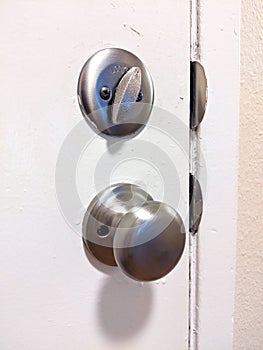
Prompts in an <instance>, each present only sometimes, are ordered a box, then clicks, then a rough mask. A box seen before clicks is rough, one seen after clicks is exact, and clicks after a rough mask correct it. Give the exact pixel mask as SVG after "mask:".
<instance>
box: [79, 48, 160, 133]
mask: <svg viewBox="0 0 263 350" xmlns="http://www.w3.org/2000/svg"><path fill="white" fill-rule="evenodd" d="M132 67H138V68H139V69H140V70H141V98H142V99H141V101H140V102H135V103H134V104H135V105H136V106H135V107H136V108H135V109H134V110H135V112H134V113H133V115H132V117H131V118H130V117H129V120H128V121H127V122H125V123H121V124H114V123H113V122H112V118H111V113H112V103H113V99H114V92H115V89H116V86H117V85H118V83H119V81H120V79H121V78H122V77H123V76H124V75H125V73H126V72H127V71H128V70H129V69H130V68H132ZM102 87H108V88H109V89H110V91H111V96H110V98H109V100H105V99H103V98H102V97H101V95H100V90H101V88H102ZM153 99H154V92H153V83H152V79H151V76H150V74H149V72H148V71H147V69H146V68H145V66H144V64H143V63H142V61H141V60H140V59H139V58H138V57H137V56H135V55H134V54H132V53H131V52H129V51H126V50H123V49H119V48H109V49H103V50H101V51H98V52H97V53H95V54H94V55H93V56H92V57H90V58H89V59H88V61H87V62H86V63H85V64H84V66H83V68H82V71H81V73H80V77H79V82H78V100H79V105H80V108H81V111H82V114H83V116H84V118H85V119H86V121H87V122H88V123H89V125H90V126H91V127H92V128H93V129H94V130H95V131H96V132H99V133H103V134H107V135H113V136H124V135H128V134H131V133H137V132H139V131H140V130H141V129H142V128H143V127H144V126H145V125H146V123H147V121H148V119H149V116H150V113H151V110H152V105H153Z"/></svg>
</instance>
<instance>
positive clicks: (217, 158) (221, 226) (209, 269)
mask: <svg viewBox="0 0 263 350" xmlns="http://www.w3.org/2000/svg"><path fill="white" fill-rule="evenodd" d="M193 9H194V10H196V9H197V11H196V13H197V16H196V17H195V18H194V19H195V20H196V22H195V23H193V28H192V32H193V31H196V30H197V32H196V33H197V35H196V36H194V39H195V40H197V43H198V45H197V46H195V47H193V48H192V58H193V59H197V60H200V62H201V63H202V64H203V66H204V68H205V71H206V76H207V81H208V103H207V110H206V114H205V117H204V119H203V121H202V123H201V126H200V130H199V133H198V144H199V147H198V149H199V160H200V161H199V167H198V169H197V176H198V178H199V181H200V183H201V186H202V189H203V196H204V212H203V218H202V221H201V225H200V228H199V232H198V235H197V236H196V238H195V240H196V242H195V243H196V247H197V252H196V253H197V254H196V256H197V260H196V283H197V284H196V286H197V292H196V295H195V297H196V309H195V312H196V314H195V315H194V316H196V329H195V332H194V334H192V337H193V338H194V342H193V343H192V344H194V345H196V347H195V348H198V349H199V350H206V349H207V350H211V349H214V350H217V349H218V350H226V349H232V339H233V311H234V286H235V249H236V231H237V199H238V196H237V188H238V183H237V181H238V127H239V81H240V80H239V19H240V1H239V0H228V1H216V0H192V10H193ZM195 44H196V43H195ZM195 342H196V343H195Z"/></svg>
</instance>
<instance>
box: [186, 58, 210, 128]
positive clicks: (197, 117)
mask: <svg viewBox="0 0 263 350" xmlns="http://www.w3.org/2000/svg"><path fill="white" fill-rule="evenodd" d="M190 71H191V77H190V83H191V88H190V127H191V129H192V130H194V129H196V128H197V127H198V125H199V124H200V123H201V121H202V120H203V118H204V114H205V110H206V104H207V80H206V76H205V70H204V68H203V66H202V65H201V64H200V63H199V62H197V61H194V62H191V64H190Z"/></svg>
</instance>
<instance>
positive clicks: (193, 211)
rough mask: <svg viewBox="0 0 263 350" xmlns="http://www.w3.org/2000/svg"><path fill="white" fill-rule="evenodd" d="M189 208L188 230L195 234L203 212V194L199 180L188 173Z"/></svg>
mask: <svg viewBox="0 0 263 350" xmlns="http://www.w3.org/2000/svg"><path fill="white" fill-rule="evenodd" d="M189 183H190V191H189V195H190V197H189V202H190V203H189V208H190V220H189V221H190V223H189V226H190V232H191V233H192V234H195V233H196V232H197V231H198V228H199V225H200V222H201V219H202V214H203V196H202V190H201V186H200V183H199V181H198V180H197V178H196V177H195V176H194V175H192V174H190V179H189Z"/></svg>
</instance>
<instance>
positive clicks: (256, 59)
mask: <svg viewBox="0 0 263 350" xmlns="http://www.w3.org/2000/svg"><path fill="white" fill-rule="evenodd" d="M262 42H263V1H262V0H242V19H241V111H240V145H239V211H238V243H237V275H236V301H235V315H234V319H235V323H234V349H236V350H237V349H238V350H242V349H245V350H255V349H257V350H262V349H263V329H262V327H263V261H262V254H263V213H262V211H263V205H262V203H263V182H262V179H263V137H262V135H263V44H262Z"/></svg>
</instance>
